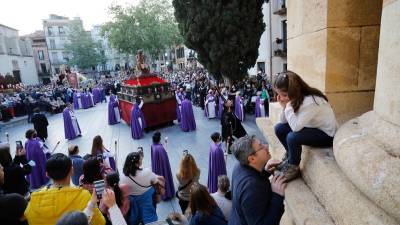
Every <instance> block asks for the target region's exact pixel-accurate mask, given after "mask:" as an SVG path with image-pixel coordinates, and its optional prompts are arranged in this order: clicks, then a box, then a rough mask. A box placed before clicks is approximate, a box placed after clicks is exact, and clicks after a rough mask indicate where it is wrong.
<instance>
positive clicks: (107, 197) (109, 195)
mask: <svg viewBox="0 0 400 225" xmlns="http://www.w3.org/2000/svg"><path fill="white" fill-rule="evenodd" d="M102 201H103V204H104V205H106V206H107V207H108V208H111V207H113V206H114V205H115V204H117V203H116V201H115V194H114V191H112V190H111V189H109V188H106V189H104V192H103V200H102Z"/></svg>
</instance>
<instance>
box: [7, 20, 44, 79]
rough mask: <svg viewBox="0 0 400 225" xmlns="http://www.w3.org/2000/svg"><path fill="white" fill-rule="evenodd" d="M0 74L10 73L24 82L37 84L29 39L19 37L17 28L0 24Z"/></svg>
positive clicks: (36, 74)
mask: <svg viewBox="0 0 400 225" xmlns="http://www.w3.org/2000/svg"><path fill="white" fill-rule="evenodd" d="M0 74H1V75H3V76H5V75H12V76H13V77H14V79H15V80H16V81H17V82H18V83H20V82H22V83H24V84H38V83H39V80H38V73H37V70H36V66H35V61H34V58H33V54H32V43H31V42H30V40H29V39H24V38H20V37H19V35H18V30H16V29H14V28H11V27H7V26H5V25H2V24H0Z"/></svg>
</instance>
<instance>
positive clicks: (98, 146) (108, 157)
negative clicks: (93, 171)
mask: <svg viewBox="0 0 400 225" xmlns="http://www.w3.org/2000/svg"><path fill="white" fill-rule="evenodd" d="M91 154H92V156H94V157H97V158H98V160H99V162H100V163H101V164H102V167H104V168H102V170H103V171H104V170H107V169H110V168H111V169H112V170H114V171H116V169H117V168H116V166H115V159H114V153H112V152H111V151H109V150H108V149H106V148H105V147H104V145H103V139H102V138H101V136H100V135H97V136H96V137H94V138H93V143H92V151H91Z"/></svg>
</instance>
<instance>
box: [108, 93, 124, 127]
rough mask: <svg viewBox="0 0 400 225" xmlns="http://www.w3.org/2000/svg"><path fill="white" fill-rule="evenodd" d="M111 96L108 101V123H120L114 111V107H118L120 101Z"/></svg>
mask: <svg viewBox="0 0 400 225" xmlns="http://www.w3.org/2000/svg"><path fill="white" fill-rule="evenodd" d="M111 97H112V96H111ZM111 97H110V102H108V124H109V125H114V124H117V123H119V121H118V120H117V116H116V115H115V111H114V108H115V107H118V102H117V101H115V98H111ZM120 115H121V114H120Z"/></svg>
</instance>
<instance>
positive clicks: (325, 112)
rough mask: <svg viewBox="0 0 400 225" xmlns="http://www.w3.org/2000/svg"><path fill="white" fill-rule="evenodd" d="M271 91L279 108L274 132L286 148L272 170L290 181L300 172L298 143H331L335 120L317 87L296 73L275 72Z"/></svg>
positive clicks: (326, 144) (322, 144) (315, 145)
mask: <svg viewBox="0 0 400 225" xmlns="http://www.w3.org/2000/svg"><path fill="white" fill-rule="evenodd" d="M274 90H275V92H276V93H277V96H276V99H277V101H278V102H279V104H280V105H281V106H282V108H283V110H282V114H281V117H280V123H278V124H277V125H276V126H275V134H276V136H277V137H278V139H279V141H280V142H281V143H282V145H283V146H284V147H285V149H286V155H285V157H284V159H283V160H282V163H281V164H280V165H278V166H277V168H276V169H277V170H278V173H280V174H282V175H284V177H285V180H286V181H290V180H293V179H295V178H297V177H298V176H299V175H300V169H299V164H300V160H301V151H302V148H301V145H308V146H313V147H330V146H332V144H333V136H334V135H335V132H336V130H337V122H336V119H335V114H334V112H333V110H332V107H331V105H330V104H329V103H328V98H327V97H326V96H325V95H324V94H323V93H322V92H321V91H320V90H318V89H316V88H312V87H310V86H308V84H306V83H305V82H304V81H303V80H302V79H301V78H300V76H299V75H297V74H296V73H294V72H291V71H287V72H285V73H281V74H279V75H278V77H277V78H276V80H275V83H274Z"/></svg>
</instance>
